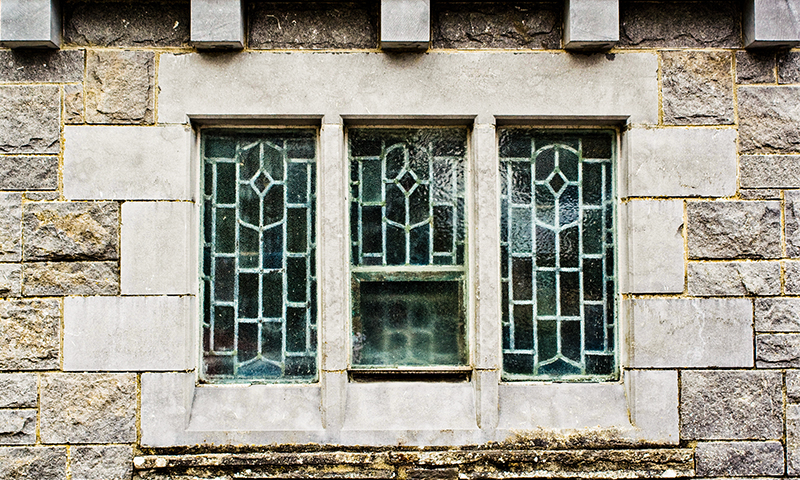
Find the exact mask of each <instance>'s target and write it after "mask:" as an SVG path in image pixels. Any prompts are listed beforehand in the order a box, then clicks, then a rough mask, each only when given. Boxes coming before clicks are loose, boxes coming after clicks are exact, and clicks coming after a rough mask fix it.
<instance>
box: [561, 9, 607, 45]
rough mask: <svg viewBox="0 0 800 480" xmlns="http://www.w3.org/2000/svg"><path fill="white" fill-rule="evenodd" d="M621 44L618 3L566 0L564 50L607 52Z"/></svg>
mask: <svg viewBox="0 0 800 480" xmlns="http://www.w3.org/2000/svg"><path fill="white" fill-rule="evenodd" d="M618 41H619V0H565V1H564V48H566V49H569V50H607V49H609V48H611V47H613V46H614V44H615V43H617V42H618Z"/></svg>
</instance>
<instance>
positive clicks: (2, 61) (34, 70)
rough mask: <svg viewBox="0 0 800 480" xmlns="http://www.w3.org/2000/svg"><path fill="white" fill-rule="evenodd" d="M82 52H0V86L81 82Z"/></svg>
mask: <svg viewBox="0 0 800 480" xmlns="http://www.w3.org/2000/svg"><path fill="white" fill-rule="evenodd" d="M83 56H84V52H83V50H6V51H3V52H0V82H2V83H12V82H19V83H50V82H59V83H67V82H82V81H83Z"/></svg>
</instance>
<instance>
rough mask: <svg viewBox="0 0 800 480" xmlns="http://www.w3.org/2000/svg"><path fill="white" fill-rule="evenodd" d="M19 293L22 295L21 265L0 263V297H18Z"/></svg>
mask: <svg viewBox="0 0 800 480" xmlns="http://www.w3.org/2000/svg"><path fill="white" fill-rule="evenodd" d="M20 295H22V265H21V264H19V263H0V297H19V296H20Z"/></svg>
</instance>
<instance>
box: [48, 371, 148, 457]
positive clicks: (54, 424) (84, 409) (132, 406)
mask: <svg viewBox="0 0 800 480" xmlns="http://www.w3.org/2000/svg"><path fill="white" fill-rule="evenodd" d="M40 412H41V413H40V415H41V417H40V420H39V422H40V430H41V439H42V443H131V442H134V441H135V440H136V375H135V374H132V373H119V374H114V373H48V374H43V375H42V386H41V400H40Z"/></svg>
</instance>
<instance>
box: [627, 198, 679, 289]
mask: <svg viewBox="0 0 800 480" xmlns="http://www.w3.org/2000/svg"><path fill="white" fill-rule="evenodd" d="M620 210H621V212H620V213H621V220H622V222H621V224H622V225H623V228H624V229H625V230H624V231H626V232H627V238H626V239H625V240H624V241H621V242H620V243H619V250H620V277H621V279H620V282H621V285H620V288H621V291H622V292H624V293H668V292H674V293H678V292H682V291H683V288H684V260H683V257H684V251H683V245H684V241H683V202H681V201H677V200H631V201H630V202H628V203H626V204H623V205H622V208H621V209H620Z"/></svg>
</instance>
